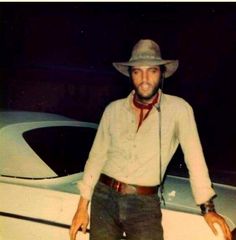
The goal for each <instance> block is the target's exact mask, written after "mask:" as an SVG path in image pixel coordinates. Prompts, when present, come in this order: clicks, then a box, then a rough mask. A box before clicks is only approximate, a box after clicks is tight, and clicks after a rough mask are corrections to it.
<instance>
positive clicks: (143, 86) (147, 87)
mask: <svg viewBox="0 0 236 240" xmlns="http://www.w3.org/2000/svg"><path fill="white" fill-rule="evenodd" d="M139 89H140V90H142V91H149V90H151V89H152V85H150V84H148V83H141V84H140V85H139Z"/></svg>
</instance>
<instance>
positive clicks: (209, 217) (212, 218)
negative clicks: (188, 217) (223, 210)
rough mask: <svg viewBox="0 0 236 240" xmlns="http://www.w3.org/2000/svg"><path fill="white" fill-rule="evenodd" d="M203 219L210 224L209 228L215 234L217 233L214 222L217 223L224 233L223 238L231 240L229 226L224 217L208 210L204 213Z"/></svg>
mask: <svg viewBox="0 0 236 240" xmlns="http://www.w3.org/2000/svg"><path fill="white" fill-rule="evenodd" d="M204 219H205V220H206V222H207V224H208V225H209V226H210V228H211V230H212V231H213V233H214V234H215V235H217V234H218V232H217V230H216V228H215V226H214V224H215V223H217V224H219V226H220V227H221V229H222V232H223V234H224V238H225V240H232V235H231V232H230V228H229V226H228V225H227V223H226V221H225V219H224V218H223V217H221V216H220V215H219V214H217V213H216V212H208V213H206V214H205V215H204Z"/></svg>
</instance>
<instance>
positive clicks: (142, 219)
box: [90, 182, 163, 240]
mask: <svg viewBox="0 0 236 240" xmlns="http://www.w3.org/2000/svg"><path fill="white" fill-rule="evenodd" d="M161 218H162V215H161V209H160V201H159V198H158V196H157V194H155V195H135V194H127V195H122V194H120V193H118V192H116V191H115V190H114V189H112V188H110V187H109V186H107V185H105V184H103V183H100V182H98V184H97V185H96V187H95V189H94V193H93V197H92V202H91V223H90V226H91V227H90V240H120V239H122V236H123V233H125V235H126V239H127V240H163V228H162V225H161Z"/></svg>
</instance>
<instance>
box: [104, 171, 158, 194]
mask: <svg viewBox="0 0 236 240" xmlns="http://www.w3.org/2000/svg"><path fill="white" fill-rule="evenodd" d="M99 181H100V182H102V183H104V184H106V185H107V186H109V187H111V188H113V189H114V190H115V191H116V192H119V193H121V194H137V195H152V194H156V193H157V192H158V186H152V187H146V186H138V185H131V184H127V183H124V182H120V181H117V180H116V179H114V178H111V177H109V176H107V175H105V174H101V175H100V178H99Z"/></svg>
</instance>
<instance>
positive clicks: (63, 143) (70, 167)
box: [23, 126, 96, 176]
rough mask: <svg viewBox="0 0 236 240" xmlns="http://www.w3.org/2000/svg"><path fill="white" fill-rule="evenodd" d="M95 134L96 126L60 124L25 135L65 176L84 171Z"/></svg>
mask: <svg viewBox="0 0 236 240" xmlns="http://www.w3.org/2000/svg"><path fill="white" fill-rule="evenodd" d="M95 134H96V129H94V128H89V127H74V126H63V127H61V126H60V127H44V128H38V129H33V130H30V131H27V132H25V133H24V134H23V137H24V139H25V140H26V142H27V143H28V144H29V145H30V147H31V148H32V149H33V150H34V151H35V153H36V154H37V155H38V156H39V157H40V158H41V159H42V160H43V161H44V162H45V163H46V164H47V165H48V166H49V167H50V168H51V169H52V170H53V171H54V172H55V173H56V174H57V175H58V176H65V175H69V174H73V173H77V172H81V171H83V169H84V165H85V162H86V160H87V158H88V154H89V151H90V148H91V146H92V143H93V140H94V137H95Z"/></svg>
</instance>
